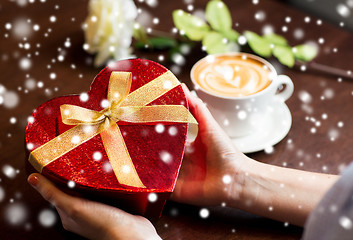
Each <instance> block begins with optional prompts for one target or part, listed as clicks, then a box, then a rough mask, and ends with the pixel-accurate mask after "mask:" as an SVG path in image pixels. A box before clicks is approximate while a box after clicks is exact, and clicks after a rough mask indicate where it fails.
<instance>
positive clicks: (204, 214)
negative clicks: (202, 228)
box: [199, 208, 210, 218]
mask: <svg viewBox="0 0 353 240" xmlns="http://www.w3.org/2000/svg"><path fill="white" fill-rule="evenodd" d="M199 214H200V217H201V218H208V217H209V216H210V211H209V210H208V209H207V208H201V210H200V213H199Z"/></svg>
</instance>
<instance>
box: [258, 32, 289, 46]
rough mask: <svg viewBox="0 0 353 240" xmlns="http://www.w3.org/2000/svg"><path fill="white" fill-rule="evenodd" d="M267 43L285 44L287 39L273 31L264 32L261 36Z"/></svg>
mask: <svg viewBox="0 0 353 240" xmlns="http://www.w3.org/2000/svg"><path fill="white" fill-rule="evenodd" d="M263 37H264V38H265V39H266V40H267V41H268V42H269V43H272V44H275V45H287V44H288V43H287V40H286V39H285V38H284V37H283V36H281V35H278V34H275V33H270V34H266V35H264V36H263Z"/></svg>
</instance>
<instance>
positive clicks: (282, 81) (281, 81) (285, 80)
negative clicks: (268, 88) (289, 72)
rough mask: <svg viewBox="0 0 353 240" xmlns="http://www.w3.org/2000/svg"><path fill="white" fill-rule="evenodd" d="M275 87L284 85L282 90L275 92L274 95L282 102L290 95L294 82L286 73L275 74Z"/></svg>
mask: <svg viewBox="0 0 353 240" xmlns="http://www.w3.org/2000/svg"><path fill="white" fill-rule="evenodd" d="M277 84H278V86H277V88H278V87H279V86H281V85H285V86H286V88H285V89H283V90H282V91H280V92H278V93H276V96H277V97H279V99H280V100H281V101H283V102H285V101H286V100H287V99H288V98H290V96H292V94H293V91H294V84H293V82H292V80H291V79H290V78H289V77H288V76H286V75H278V76H277Z"/></svg>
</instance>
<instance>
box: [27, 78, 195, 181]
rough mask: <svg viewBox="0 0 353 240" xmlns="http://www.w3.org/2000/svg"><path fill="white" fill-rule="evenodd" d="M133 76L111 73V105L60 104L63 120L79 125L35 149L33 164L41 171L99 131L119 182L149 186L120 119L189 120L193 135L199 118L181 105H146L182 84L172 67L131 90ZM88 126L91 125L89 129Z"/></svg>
mask: <svg viewBox="0 0 353 240" xmlns="http://www.w3.org/2000/svg"><path fill="white" fill-rule="evenodd" d="M131 79H132V78H131V73H130V72H112V73H111V76H110V79H109V85H108V97H107V100H108V101H109V103H110V105H109V106H108V107H107V108H105V109H103V110H101V111H95V110H91V109H87V108H83V107H79V106H75V105H70V104H63V105H61V106H60V112H61V118H62V122H63V123H64V124H67V125H76V126H75V127H73V128H71V129H69V130H67V131H66V132H64V133H62V134H60V135H59V136H57V137H55V138H53V139H52V140H50V141H49V142H47V143H45V144H43V145H42V146H40V147H38V148H36V149H35V150H34V151H32V152H31V154H30V156H29V161H30V163H31V164H32V165H33V166H34V168H35V169H36V170H38V171H39V172H41V171H42V169H43V168H44V167H45V166H46V165H48V164H49V163H51V162H53V161H55V160H56V159H58V158H60V157H61V156H63V155H65V154H66V153H67V152H69V151H71V150H72V149H74V148H76V147H78V146H79V145H81V144H82V143H84V142H86V141H88V140H90V139H91V138H93V137H94V136H96V135H98V134H100V136H101V138H102V142H103V145H104V149H105V152H106V154H107V156H108V160H109V162H110V164H111V166H112V169H113V171H114V174H115V176H116V178H117V180H118V181H119V183H120V184H124V185H128V186H133V187H139V188H146V187H145V185H144V184H143V183H142V181H141V179H140V178H139V176H138V173H137V171H136V169H135V167H134V164H133V161H132V159H131V157H130V154H129V151H128V149H127V147H126V145H125V141H124V138H123V136H122V134H121V132H120V129H119V127H118V125H117V122H119V121H125V122H130V123H151V122H156V123H157V122H173V123H178V122H179V123H189V127H190V126H191V128H189V129H191V132H194V135H196V132H197V122H196V120H195V119H194V117H193V116H192V115H191V114H190V112H189V111H188V110H187V109H186V108H185V107H184V106H182V105H153V106H146V105H147V104H149V103H150V102H152V101H154V100H155V99H157V98H159V97H160V96H162V95H163V94H165V93H167V92H168V91H170V90H171V89H172V88H174V87H176V86H178V85H179V84H180V83H179V81H178V80H177V79H176V77H175V76H174V75H173V74H172V73H171V72H170V71H167V72H166V73H164V74H162V75H160V76H159V77H157V78H156V79H154V80H152V81H151V82H149V83H147V84H145V85H144V86H142V87H140V88H138V89H137V90H135V91H133V92H131V93H129V92H130V87H131ZM166 83H168V84H166ZM165 86H168V87H167V88H166V87H165ZM87 126H91V127H90V128H89V131H87V129H86V127H87ZM58 146H60V147H59V148H58ZM54 150H55V151H54Z"/></svg>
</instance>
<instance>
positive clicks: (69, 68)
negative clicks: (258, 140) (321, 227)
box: [0, 0, 353, 240]
mask: <svg viewBox="0 0 353 240" xmlns="http://www.w3.org/2000/svg"><path fill="white" fill-rule="evenodd" d="M17 2H19V3H21V2H22V3H23V2H26V1H17ZM136 2H137V1H136ZM184 2H187V1H181V0H180V1H159V4H158V6H157V7H155V8H154V7H150V6H148V5H146V4H145V3H138V5H139V6H140V7H141V9H142V10H143V12H149V13H150V14H151V15H150V16H152V18H153V17H158V18H159V20H160V21H159V24H156V25H153V24H152V23H151V24H152V25H153V26H152V28H153V29H158V30H161V31H166V32H170V30H171V28H172V27H173V23H172V18H171V11H172V10H173V9H176V8H181V9H187V4H185V3H184ZM191 2H192V1H191ZM193 2H194V3H193V6H194V9H195V10H199V9H204V7H205V5H206V2H207V1H206V0H203V1H201V0H200V1H193ZM225 2H226V4H227V5H228V6H229V7H230V9H231V14H232V16H233V21H234V25H233V26H234V27H235V28H236V29H237V30H238V31H240V32H242V31H244V30H253V31H256V32H258V33H261V31H262V29H263V28H264V27H266V26H267V27H269V26H270V27H273V29H274V30H275V31H276V32H278V33H281V34H284V35H285V36H286V37H287V38H288V39H289V41H290V43H291V44H292V45H294V44H299V43H302V42H305V41H309V40H310V41H314V42H316V43H318V40H319V39H320V38H323V39H324V42H323V43H322V44H319V46H320V54H319V56H318V57H317V58H316V60H315V61H317V62H319V63H322V64H327V65H330V66H334V67H337V68H341V69H345V70H353V67H352V59H353V48H352V42H353V35H352V34H350V33H349V32H346V31H344V30H343V29H340V28H339V27H338V26H333V25H330V24H328V23H326V22H322V24H318V22H317V20H318V19H316V18H315V17H312V16H310V22H308V23H306V22H305V17H306V16H307V15H306V14H304V13H302V12H299V11H298V10H295V9H293V8H291V7H290V6H288V5H285V4H283V3H281V2H279V1H269V0H267V1H259V3H258V4H253V3H252V1H244V0H243V1H241V0H228V1H225ZM333 11H334V10H333ZM256 13H258V14H260V15H261V16H262V17H264V19H263V20H262V21H258V20H256V19H255V18H254V16H255V14H256ZM86 14H87V1H83V0H76V1H68V0H66V1H59V0H52V1H46V2H44V3H43V2H42V1H39V0H37V1H35V3H27V5H26V6H18V5H17V4H16V1H2V2H1V3H0V42H1V44H0V63H1V64H0V71H1V77H0V79H1V87H5V88H6V99H5V102H4V103H2V104H1V105H0V110H1V118H0V123H1V130H0V136H1V138H0V139H1V140H0V149H1V156H0V159H1V162H0V169H1V170H0V180H1V181H0V215H1V216H0V219H1V220H0V221H1V222H0V233H1V235H0V236H1V237H0V238H1V239H49V238H50V239H52V240H56V239H78V238H79V237H78V236H77V235H74V234H71V233H68V232H66V231H64V230H63V228H62V227H61V223H60V221H59V218H58V216H57V215H54V216H55V217H56V223H55V224H54V225H53V226H51V227H45V226H43V224H41V223H40V221H39V220H38V219H39V216H40V215H41V213H42V214H43V212H42V211H43V210H48V209H49V210H50V211H52V212H54V211H53V207H51V206H50V205H49V204H48V203H46V202H45V201H44V200H43V199H42V198H41V197H40V196H39V194H37V193H36V192H35V191H34V190H33V189H32V188H31V187H30V186H29V185H28V184H27V182H26V177H27V174H26V172H25V169H24V163H25V161H26V159H25V154H24V131H25V126H26V122H27V118H28V116H30V114H31V112H32V111H33V109H34V108H36V107H37V106H38V105H39V104H41V103H43V102H44V101H46V100H48V99H50V98H53V97H56V96H61V95H66V94H72V93H81V92H83V91H87V89H88V88H89V86H90V83H91V81H92V79H93V78H94V76H95V75H96V74H97V73H98V72H99V70H100V69H97V68H94V67H93V66H92V64H91V62H92V56H90V55H88V54H87V53H86V52H85V51H84V50H83V48H82V45H83V43H84V38H83V32H82V30H81V24H82V22H83V20H84V19H85V17H86ZM51 16H55V18H56V20H55V21H53V20H54V18H53V17H52V18H51ZM146 16H147V17H148V15H146ZM287 16H288V17H290V18H291V21H290V22H286V21H285V18H286V17H287ZM21 19H22V21H23V23H22V24H24V25H26V21H27V19H29V20H30V23H29V25H30V29H29V32H31V33H32V34H30V36H28V38H27V40H23V39H22V38H16V34H15V32H16V31H15V26H16V21H21ZM50 19H51V20H52V21H51V20H50ZM147 20H148V18H147ZM150 20H151V21H152V19H150ZM148 21H149V20H148ZM6 23H11V24H12V29H11V30H9V29H7V27H9V25H6ZM17 24H21V22H17ZM35 24H38V25H39V30H37V31H35V30H33V26H34V25H35ZM283 26H287V27H288V30H287V31H286V32H283V31H282V27H283ZM24 28H25V27H24ZM25 30H26V29H22V30H21V31H20V34H24V33H25V32H24V31H25ZM294 32H297V34H298V32H299V34H300V33H301V32H302V33H303V34H304V35H303V39H296V38H295V37H294ZM67 39H69V42H70V46H69V47H66V46H68V44H65V42H66V41H67ZM26 43H29V44H30V46H29V45H28V44H26ZM21 46H22V47H21ZM60 54H63V55H64V56H65V57H64V61H59V60H58V55H60ZM136 55H137V56H138V57H146V58H149V59H151V60H155V61H157V62H161V63H162V64H164V65H165V66H167V67H169V68H171V69H172V70H174V71H175V73H176V75H177V76H178V77H179V79H180V80H181V81H182V82H185V83H187V84H188V85H189V86H190V87H191V84H190V79H189V72H190V69H191V66H192V65H193V64H194V63H195V62H196V61H197V60H198V59H200V58H201V57H203V56H204V55H205V54H204V53H203V52H202V51H201V50H200V46H197V47H196V48H195V49H193V51H192V52H191V54H190V55H188V56H186V59H187V61H186V64H185V65H184V66H182V67H178V66H174V67H173V66H172V64H171V63H170V62H168V61H167V60H164V61H159V60H158V56H159V55H164V56H165V59H167V55H166V52H136ZM26 64H27V65H26ZM28 64H29V65H30V66H29V65H28ZM20 66H22V68H21V67H20ZM277 66H279V65H278V64H277ZM26 67H28V69H26ZM278 70H279V72H281V73H284V74H287V75H288V76H290V77H291V78H292V79H293V82H294V85H295V92H294V95H293V96H292V97H291V98H290V99H289V100H288V101H287V105H288V107H289V109H290V110H291V113H292V117H293V125H292V128H291V130H290V132H289V134H288V136H287V137H286V138H285V139H283V140H282V141H281V142H280V143H279V144H277V145H276V146H275V147H274V152H273V153H271V154H266V153H265V152H258V153H254V154H251V155H250V156H251V157H253V158H255V159H257V160H258V161H261V162H266V163H270V164H275V165H279V166H285V167H291V168H298V169H303V170H309V171H316V172H324V173H334V174H338V173H340V171H341V170H342V169H343V168H344V166H345V165H346V164H348V163H349V162H350V161H352V159H353V151H352V145H353V130H352V126H353V118H352V117H351V116H352V113H353V104H352V102H353V82H352V80H348V79H346V78H342V79H339V78H338V77H335V76H330V75H325V74H320V73H317V72H311V71H305V72H302V71H299V70H296V69H288V68H284V67H280V66H279V67H278ZM52 73H55V74H56V76H55V78H54V79H52V78H51V77H50V76H52V77H54V74H52ZM29 79H31V80H29ZM26 89H27V90H26ZM2 91H3V90H1V96H2V97H4V96H5V95H4V94H5V93H4V92H2ZM13 95H15V97H14V96H13ZM9 97H10V98H11V97H14V98H16V97H17V98H18V100H19V102H18V105H17V106H15V107H12V108H9V107H8V106H9V105H11V104H13V103H14V102H13V101H14V100H13V101H9V100H8V98H9ZM15 100H16V99H15ZM5 103H6V104H5ZM5 105H6V106H5ZM342 125H343V126H342ZM11 170H14V172H13V173H11ZM199 210H200V207H194V206H188V205H180V204H176V203H173V202H169V203H168V204H167V206H166V208H165V210H164V213H163V215H162V217H161V218H160V219H159V220H158V221H156V222H155V223H154V224H155V226H156V228H157V231H158V233H159V234H160V235H161V236H162V237H163V238H165V239H195V238H197V239H300V236H301V234H302V228H299V227H295V226H291V225H289V226H287V225H286V224H284V223H281V222H276V221H272V220H269V219H265V218H262V217H258V216H254V215H251V214H248V213H244V212H241V211H238V210H231V209H227V208H222V207H216V208H211V209H210V217H209V218H207V219H202V218H200V216H199ZM23 214H24V215H23ZM41 216H43V215H41ZM50 216H52V215H50V212H49V215H48V216H47V218H46V219H47V221H46V222H47V223H50ZM16 223H17V224H16Z"/></svg>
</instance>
